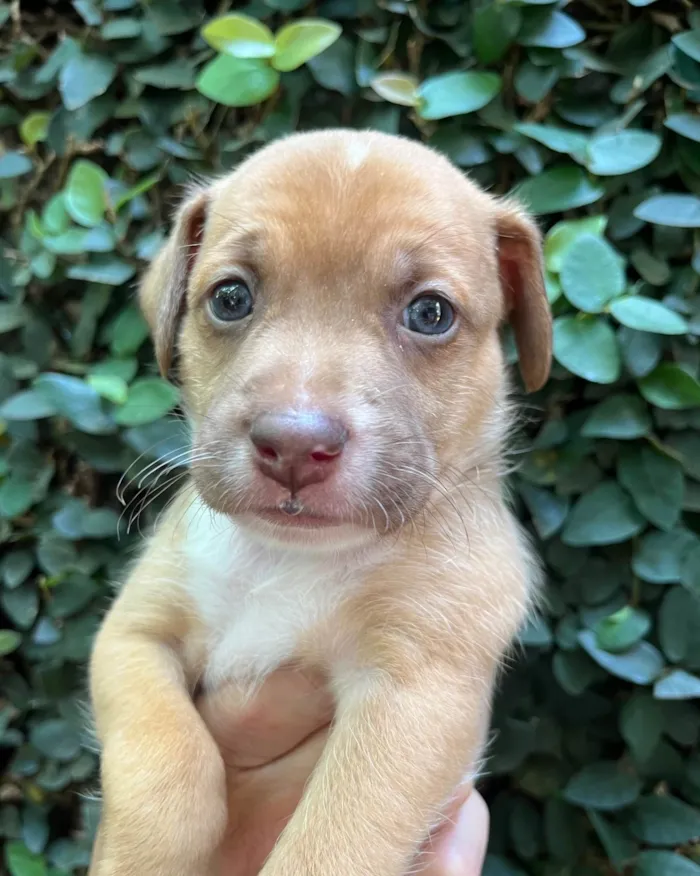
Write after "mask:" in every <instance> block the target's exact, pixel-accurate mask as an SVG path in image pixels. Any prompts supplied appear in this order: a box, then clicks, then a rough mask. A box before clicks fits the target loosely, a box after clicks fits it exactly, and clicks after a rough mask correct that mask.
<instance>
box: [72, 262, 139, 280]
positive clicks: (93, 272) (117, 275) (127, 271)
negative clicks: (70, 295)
mask: <svg viewBox="0 0 700 876" xmlns="http://www.w3.org/2000/svg"><path fill="white" fill-rule="evenodd" d="M135 273H136V268H135V267H134V266H133V265H130V264H129V263H128V262H125V261H123V260H122V259H118V258H113V257H112V258H110V257H103V258H99V257H96V258H94V259H93V260H92V261H90V262H87V263H86V264H83V265H71V267H70V268H68V271H67V275H68V277H69V278H70V279H71V280H87V281H88V282H90V283H104V284H106V285H108V286H121V285H122V284H123V283H126V282H127V280H130V279H131V278H132V277H133V276H134V274H135Z"/></svg>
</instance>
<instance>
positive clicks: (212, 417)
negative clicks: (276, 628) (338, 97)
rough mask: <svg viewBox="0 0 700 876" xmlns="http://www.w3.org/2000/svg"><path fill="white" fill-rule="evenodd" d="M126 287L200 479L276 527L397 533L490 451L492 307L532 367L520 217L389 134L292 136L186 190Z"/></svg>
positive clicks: (211, 493) (497, 419) (500, 375)
mask: <svg viewBox="0 0 700 876" xmlns="http://www.w3.org/2000/svg"><path fill="white" fill-rule="evenodd" d="M141 301H142V306H143V309H144V312H145V314H146V317H147V319H148V321H149V323H150V326H151V330H152V333H153V337H154V341H155V346H156V352H157V356H158V361H159V364H160V367H161V369H162V370H163V372H166V371H167V370H168V368H169V366H170V364H171V358H172V356H173V350H174V349H175V347H177V351H178V363H177V366H178V375H179V378H180V380H181V383H182V386H183V396H184V399H185V403H186V406H187V408H188V412H189V415H190V417H191V420H192V422H193V424H194V428H195V448H194V456H193V466H192V468H193V475H194V479H195V482H196V484H197V487H198V489H199V491H200V493H201V495H202V497H203V499H204V500H205V502H206V503H208V504H209V505H210V506H211V507H213V508H214V509H216V510H218V511H221V512H223V513H226V514H229V515H232V516H235V517H237V518H238V519H239V520H240V521H241V522H243V523H244V524H247V525H249V526H251V527H253V528H256V529H258V530H259V531H260V532H261V533H262V534H264V535H266V536H268V537H272V538H275V539H278V540H283V541H288V542H289V541H291V542H294V541H296V542H299V543H304V544H311V543H318V544H321V543H325V544H334V545H336V546H337V545H338V544H339V543H340V542H347V541H348V539H358V538H359V539H362V538H370V537H377V536H381V535H382V534H383V533H389V532H393V531H395V530H397V529H398V528H399V527H401V526H402V525H404V524H406V523H408V522H410V521H412V520H413V519H414V518H415V517H416V515H417V514H418V513H419V512H421V511H423V510H424V509H425V508H426V506H427V505H428V504H429V503H430V502H432V501H433V500H437V501H440V500H441V499H444V500H445V501H449V500H450V495H449V493H450V492H451V490H452V489H453V487H454V486H455V485H456V484H458V483H459V482H461V481H462V482H463V480H464V479H465V478H467V477H468V476H469V471H470V469H474V468H475V467H476V466H478V465H481V464H484V463H488V462H493V461H494V459H495V458H497V456H498V453H499V451H500V440H501V438H502V433H503V431H504V428H505V425H506V424H505V423H504V411H503V402H504V393H505V376H504V363H503V359H502V354H501V348H500V342H499V326H500V325H501V323H502V322H503V321H504V320H505V319H510V321H511V323H512V326H513V329H514V334H515V339H516V342H517V346H518V350H519V358H520V367H521V371H522V375H523V378H524V382H525V384H526V386H527V388H528V389H536V388H539V387H540V386H541V385H542V384H543V383H544V382H545V381H546V379H547V376H548V372H549V362H550V333H551V325H550V314H549V307H548V304H547V299H546V295H545V291H544V285H543V279H542V268H541V257H540V239H539V234H538V232H537V229H536V227H535V226H534V225H533V224H532V222H531V221H530V220H529V219H528V218H527V216H525V215H524V214H523V213H522V212H521V211H520V210H519V208H517V207H516V206H514V205H512V204H509V203H505V202H501V201H498V200H496V199H494V198H492V197H490V196H488V195H486V194H485V193H484V192H482V191H481V190H479V189H478V188H476V187H475V186H474V185H473V184H471V183H470V182H469V181H468V180H467V179H466V178H465V177H464V176H463V175H462V174H461V173H460V172H459V171H458V170H456V169H455V168H454V167H453V166H452V165H451V164H450V163H449V162H448V161H446V160H445V159H443V158H442V157H440V156H439V155H437V154H436V153H434V152H432V151H431V150H429V149H427V148H426V147H424V146H422V145H420V144H418V143H415V142H413V141H409V140H405V139H402V138H397V137H391V136H388V135H382V134H376V133H361V132H350V131H327V132H322V133H313V134H299V135H295V136H293V137H290V138H287V139H285V140H282V141H278V142H277V143H275V144H273V145H272V146H268V147H267V148H266V149H263V150H262V151H260V152H259V153H257V154H256V155H255V156H253V157H252V158H250V159H248V160H247V161H246V162H244V163H243V164H242V165H241V166H240V167H239V168H238V169H237V170H236V171H235V172H234V173H232V174H231V175H229V176H227V177H225V178H223V179H221V180H219V181H217V182H215V183H213V184H212V185H210V186H208V187H202V188H199V189H197V190H195V191H194V192H193V193H192V194H191V195H190V197H189V198H188V199H187V200H186V201H185V203H184V204H183V206H182V207H181V208H180V210H179V212H178V214H177V217H176V222H175V228H174V231H173V234H172V236H171V238H170V240H169V242H168V244H167V246H166V247H165V248H164V249H163V250H162V251H161V253H160V254H159V256H158V257H157V259H156V261H155V262H154V263H153V265H152V266H151V268H150V270H149V272H148V273H147V275H146V278H145V280H144V283H143V285H142V289H141Z"/></svg>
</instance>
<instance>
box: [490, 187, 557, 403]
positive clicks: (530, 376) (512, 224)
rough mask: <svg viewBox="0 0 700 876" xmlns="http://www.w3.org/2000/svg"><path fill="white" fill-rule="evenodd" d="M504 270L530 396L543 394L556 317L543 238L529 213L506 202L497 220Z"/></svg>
mask: <svg viewBox="0 0 700 876" xmlns="http://www.w3.org/2000/svg"><path fill="white" fill-rule="evenodd" d="M496 234H497V238H498V239H497V247H498V268H499V272H500V278H501V287H502V289H503V294H504V296H505V304H506V314H507V318H508V320H509V322H510V324H511V326H512V327H513V334H514V335H515V344H516V346H517V348H518V358H519V360H520V373H521V374H522V377H523V382H524V383H525V388H526V389H527V391H528V392H534V391H535V390H538V389H541V388H542V387H543V386H544V384H545V383H546V382H547V379H548V378H549V370H550V367H551V360H552V315H551V312H550V308H549V301H548V300H547V292H546V290H545V285H544V265H543V261H542V238H541V235H540V232H539V229H538V228H537V226H536V225H535V223H534V222H533V221H532V219H530V217H529V216H528V215H527V213H525V211H524V210H523V209H522V208H521V207H520V206H519V205H518V204H515V203H513V202H509V201H501V202H500V203H499V205H498V213H497V216H496Z"/></svg>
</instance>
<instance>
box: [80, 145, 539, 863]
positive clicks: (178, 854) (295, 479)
mask: <svg viewBox="0 0 700 876" xmlns="http://www.w3.org/2000/svg"><path fill="white" fill-rule="evenodd" d="M141 302H142V307H143V311H144V313H145V315H146V318H147V320H148V322H149V324H150V327H151V330H152V334H153V339H154V343H155V348H156V353H157V358H158V362H159V365H160V369H161V371H162V372H163V373H164V374H165V373H167V372H168V371H169V369H170V366H171V364H172V362H173V356H174V353H175V350H177V354H178V355H177V362H176V367H177V374H178V377H179V380H180V382H181V385H182V392H183V399H184V404H185V407H186V410H187V413H188V416H189V418H190V420H191V423H192V427H193V432H194V449H193V453H192V459H191V481H190V483H189V484H188V486H187V487H186V488H185V489H184V490H183V491H182V493H181V494H180V495H179V497H178V498H177V499H176V500H175V501H174V502H173V504H172V505H171V507H170V509H169V511H168V512H167V513H166V515H165V516H164V517H163V518H162V521H161V522H160V524H159V526H158V527H157V530H156V532H155V534H154V535H153V536H152V537H151V538H150V539H149V540H148V541H147V543H146V545H145V548H144V551H143V553H142V555H141V557H140V559H139V560H138V562H137V563H136V565H135V567H134V568H133V570H132V572H131V574H130V577H129V579H128V581H127V582H126V585H125V586H124V588H123V589H122V590H121V592H120V594H119V596H118V598H117V599H116V601H115V602H114V604H113V606H112V608H111V610H110V611H109V613H108V615H107V617H106V619H105V621H104V623H103V625H102V627H101V630H100V631H99V633H98V636H97V638H96V642H95V646H94V653H93V655H92V661H91V696H92V702H93V708H94V713H95V719H96V729H97V734H98V737H99V740H100V743H101V746H102V775H101V779H102V790H103V795H104V812H103V820H102V824H101V828H100V834H99V842H98V849H99V854H96V856H95V860H94V861H93V866H92V869H91V873H92V874H93V876H134V874H139V876H140V874H144V876H206V874H209V873H211V872H212V869H213V863H212V861H213V856H214V853H215V850H216V848H217V845H218V844H219V842H220V841H221V838H222V834H223V831H224V829H225V824H226V818H227V813H226V803H225V779H224V770H223V765H222V759H221V756H220V753H219V750H218V748H217V746H216V745H215V743H214V741H213V738H212V736H211V734H210V733H209V731H208V729H207V726H206V725H205V723H204V721H203V719H202V717H201V715H200V714H199V712H198V711H197V709H196V707H195V705H194V702H193V697H194V692H195V690H196V689H197V688H198V687H201V688H203V689H205V690H209V691H215V690H217V689H219V688H220V687H221V686H222V685H225V684H229V685H230V684H231V683H234V684H236V685H239V686H240V688H241V689H242V690H245V691H246V693H247V695H248V696H251V697H254V696H256V692H259V691H260V689H261V686H262V685H264V683H265V678H266V677H267V676H268V675H269V674H270V673H271V672H272V671H273V670H275V669H276V668H278V667H281V666H286V665H290V664H291V665H296V666H299V667H302V668H308V669H310V670H311V669H313V671H319V670H320V671H321V672H323V673H324V675H325V677H326V678H327V679H328V690H329V691H330V692H331V693H332V695H333V697H334V701H335V704H336V712H335V719H334V722H333V725H332V729H331V732H330V734H329V737H328V741H327V743H326V746H325V749H324V753H323V755H322V756H321V759H320V761H319V763H318V764H317V766H316V768H315V770H314V772H313V774H312V776H311V778H310V781H309V783H308V785H307V787H306V789H305V792H304V794H303V797H302V800H301V802H300V804H299V806H298V808H297V810H296V812H295V814H294V815H293V817H292V818H291V820H290V821H289V823H288V824H287V825H286V827H285V829H284V830H283V832H282V835H281V837H280V839H279V841H278V842H277V844H276V846H275V848H274V850H273V852H272V854H271V855H270V857H269V858H268V860H267V862H266V864H265V866H264V868H263V871H262V873H263V874H264V876H375V874H376V876H402V874H404V873H406V872H407V870H408V869H409V868H410V866H411V862H412V860H413V856H414V855H415V853H416V850H417V849H418V847H419V846H420V844H421V841H422V840H423V838H424V837H425V836H426V833H427V831H428V830H429V828H430V826H431V824H432V823H433V821H434V819H435V818H436V817H437V815H438V814H439V812H440V810H441V807H442V806H443V805H444V804H445V802H446V801H447V800H448V799H449V798H450V795H451V794H453V792H454V791H455V789H456V788H457V787H458V786H460V783H462V782H464V781H466V782H472V781H473V780H474V777H475V774H476V771H477V769H478V763H479V759H480V755H481V753H482V748H483V745H484V739H485V734H486V731H487V728H488V719H489V712H490V701H491V696H492V692H493V688H494V682H495V678H496V675H497V670H498V668H499V665H500V664H501V662H502V659H503V656H504V654H505V652H506V650H507V649H508V647H509V645H510V644H511V642H512V640H513V638H514V636H515V634H516V633H517V631H518V628H519V626H520V625H521V623H522V622H523V619H524V618H525V616H526V613H527V611H528V608H529V606H530V605H531V602H532V599H533V596H534V594H535V591H536V586H537V578H538V573H537V568H538V567H537V564H536V563H535V562H534V561H533V559H532V556H531V554H530V552H529V548H528V546H527V544H526V542H525V540H524V538H523V537H522V535H521V533H520V531H519V528H518V526H517V524H516V522H515V521H514V519H513V518H512V516H511V513H510V511H509V510H508V507H507V505H506V502H505V501H504V496H503V485H502V482H501V476H502V468H503V466H502V454H503V444H504V440H505V438H506V436H507V433H508V428H509V425H510V420H509V416H508V410H509V408H508V399H507V393H508V381H507V375H506V369H505V365H504V359H503V355H502V352H501V346H500V341H499V327H500V326H501V324H502V323H503V322H504V320H506V319H509V320H510V322H511V324H512V327H513V330H514V336H515V340H516V343H517V348H518V351H519V361H520V368H521V372H522V376H523V379H524V383H525V385H526V387H527V388H528V389H530V390H534V389H537V388H539V387H541V386H542V385H543V384H544V383H545V381H546V379H547V376H548V372H549V367H550V353H551V349H550V343H551V342H550V335H551V322H550V313H549V307H548V304H547V299H546V295H545V290H544V284H543V276H542V264H541V255H540V237H539V234H538V231H537V229H536V227H535V225H534V224H533V223H532V222H531V220H530V219H529V218H528V217H527V216H526V215H525V214H524V213H523V212H522V211H521V209H520V208H519V207H518V206H516V205H515V204H513V203H510V202H507V201H503V200H497V199H495V198H493V197H491V196H489V195H487V194H485V193H484V192H482V191H481V190H479V189H478V188H477V187H475V186H474V185H473V184H472V183H471V182H469V181H468V180H467V179H466V178H465V177H464V176H463V175H462V174H461V173H460V172H459V171H458V170H457V169H455V168H454V167H453V166H452V165H451V164H450V163H449V162H448V161H447V160H445V159H444V158H443V157H441V156H439V155H438V154H436V153H434V152H432V151H431V150H429V149H428V148H426V147H425V146H423V145H420V144H418V143H416V142H413V141H410V140H408V139H403V138H398V137H392V136H388V135H384V134H378V133H366V132H351V131H324V132H320V133H311V134H297V135H294V136H291V137H288V138H286V139H284V140H282V141H277V142H276V143H274V144H273V145H271V146H268V147H266V148H265V149H263V150H262V151H260V152H259V153H257V154H256V155H254V156H253V157H251V158H249V159H248V160H246V161H245V162H244V163H243V164H242V165H241V166H240V167H239V168H238V169H237V170H236V171H235V172H233V173H231V174H230V175H228V176H225V177H223V178H222V179H219V180H218V181H216V182H213V183H212V184H211V185H209V186H202V187H198V188H196V189H194V190H193V191H192V192H191V193H190V195H189V197H187V199H186V201H185V203H184V204H183V205H182V206H181V208H180V209H179V211H178V213H177V216H176V219H175V225H174V230H173V233H172V236H171V238H170V240H169V242H168V243H167V245H166V246H165V248H164V249H163V250H162V251H161V253H160V254H159V256H158V257H157V258H156V260H155V261H154V263H153V264H152V265H151V266H150V269H149V270H148V272H147V274H146V276H145V278H144V281H143V284H142V288H141Z"/></svg>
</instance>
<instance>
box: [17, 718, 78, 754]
mask: <svg viewBox="0 0 700 876" xmlns="http://www.w3.org/2000/svg"><path fill="white" fill-rule="evenodd" d="M29 740H30V742H31V744H32V745H33V746H34V748H36V749H37V751H40V752H41V753H42V754H43V755H45V756H46V757H51V758H54V759H55V760H59V761H68V760H73V758H74V757H75V756H76V755H77V754H78V753H79V751H80V736H79V735H78V734H77V733H76V732H75V730H74V729H73V727H71V725H70V724H69V723H68V721H66V720H64V719H62V718H56V719H52V720H48V721H42V722H41V723H40V724H37V725H36V726H35V727H33V728H32V730H31V733H30V735H29Z"/></svg>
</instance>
